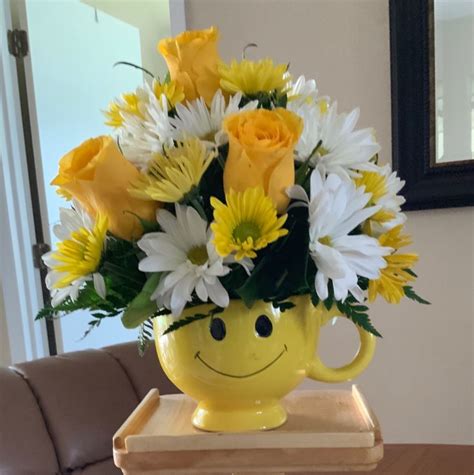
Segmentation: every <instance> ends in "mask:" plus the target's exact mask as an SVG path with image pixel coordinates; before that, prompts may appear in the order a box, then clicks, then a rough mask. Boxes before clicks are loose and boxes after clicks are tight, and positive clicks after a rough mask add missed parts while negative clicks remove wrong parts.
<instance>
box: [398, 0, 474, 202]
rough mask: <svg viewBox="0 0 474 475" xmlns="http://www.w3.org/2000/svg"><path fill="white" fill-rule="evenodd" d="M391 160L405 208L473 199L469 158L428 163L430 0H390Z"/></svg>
mask: <svg viewBox="0 0 474 475" xmlns="http://www.w3.org/2000/svg"><path fill="white" fill-rule="evenodd" d="M389 9H390V59H391V81H392V86H391V89H392V150H393V152H392V153H393V166H394V168H395V169H396V170H397V171H398V174H399V175H400V177H401V178H402V179H403V180H405V181H406V184H405V188H404V189H403V191H402V193H403V194H404V196H405V197H406V200H407V201H406V203H405V205H404V207H403V208H404V209H405V210H416V209H431V208H448V207H454V206H473V205H474V160H472V161H469V160H466V161H463V162H454V163H447V164H443V165H440V164H436V165H434V164H433V160H432V157H434V156H435V126H436V124H435V113H434V106H435V103H434V97H435V95H434V18H433V17H434V15H433V0H390V2H389Z"/></svg>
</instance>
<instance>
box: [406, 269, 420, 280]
mask: <svg viewBox="0 0 474 475" xmlns="http://www.w3.org/2000/svg"><path fill="white" fill-rule="evenodd" d="M403 270H404V271H405V272H406V273H407V274H410V275H411V276H412V277H415V278H416V277H418V276H417V275H416V274H415V273H414V272H413V271H412V270H411V269H403Z"/></svg>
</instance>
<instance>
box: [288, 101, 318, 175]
mask: <svg viewBox="0 0 474 475" xmlns="http://www.w3.org/2000/svg"><path fill="white" fill-rule="evenodd" d="M287 108H288V110H291V111H292V112H294V113H295V114H297V115H299V116H300V117H301V118H302V119H303V132H301V135H300V138H299V140H298V143H297V144H296V147H295V152H296V156H295V159H296V160H297V161H299V162H304V161H306V160H307V159H308V158H309V157H310V156H311V154H312V152H313V151H314V149H315V147H316V145H317V144H318V142H319V140H320V135H321V134H320V129H321V115H322V112H321V108H320V106H319V104H317V103H314V102H313V103H312V102H303V103H299V102H297V101H294V102H288V105H287ZM315 163H316V158H315V157H313V158H312V159H311V161H310V164H311V165H312V166H313V167H314V165H315Z"/></svg>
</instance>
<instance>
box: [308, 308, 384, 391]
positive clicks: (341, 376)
mask: <svg viewBox="0 0 474 475" xmlns="http://www.w3.org/2000/svg"><path fill="white" fill-rule="evenodd" d="M335 316H338V313H337V309H336V308H333V309H331V311H330V312H329V315H327V316H325V318H324V321H328V320H329V319H330V318H332V317H335ZM323 324H324V323H323ZM356 328H357V330H358V332H359V338H360V346H359V350H358V352H357V354H356V355H355V356H354V359H353V360H352V361H351V362H350V363H349V364H347V365H345V366H341V367H340V368H328V367H327V366H326V365H325V364H324V363H323V362H322V361H321V359H320V358H319V356H317V355H316V356H315V357H314V358H313V360H312V361H311V363H310V366H309V369H308V373H307V376H308V377H309V378H311V379H316V380H317V381H323V382H326V383H340V382H342V381H349V380H351V379H353V378H355V377H356V376H358V375H359V374H360V373H362V371H364V369H365V368H367V366H368V365H369V363H370V362H371V360H372V357H373V356H374V352H375V341H376V338H375V336H374V335H372V333H369V332H367V331H365V330H364V329H363V328H361V327H360V326H358V325H356Z"/></svg>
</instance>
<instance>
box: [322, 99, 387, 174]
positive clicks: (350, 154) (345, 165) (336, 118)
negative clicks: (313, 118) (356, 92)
mask: <svg viewBox="0 0 474 475" xmlns="http://www.w3.org/2000/svg"><path fill="white" fill-rule="evenodd" d="M359 115H360V111H359V109H354V110H353V111H352V112H350V113H349V114H346V113H343V114H338V113H337V103H336V102H334V103H333V104H331V105H330V106H329V109H328V111H327V113H325V114H321V125H320V130H319V134H320V135H319V137H318V140H317V141H316V143H317V142H318V141H319V140H321V147H320V148H319V150H318V152H317V153H316V157H315V164H316V166H317V167H318V168H319V169H320V170H321V171H322V172H323V173H325V174H327V175H328V174H329V173H336V174H337V175H339V176H341V177H342V178H350V176H356V175H357V172H356V171H357V170H372V169H374V164H372V163H370V162H369V160H370V159H371V158H372V157H374V156H375V155H376V154H377V153H378V152H379V151H380V145H379V144H378V143H377V142H376V141H375V139H374V134H373V130H372V129H361V130H354V127H355V125H356V124H357V121H358V120H359Z"/></svg>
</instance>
